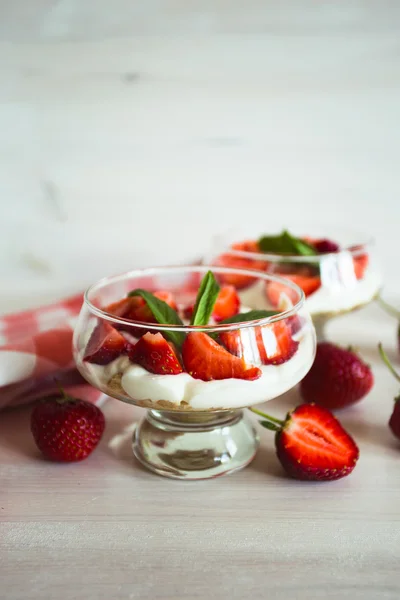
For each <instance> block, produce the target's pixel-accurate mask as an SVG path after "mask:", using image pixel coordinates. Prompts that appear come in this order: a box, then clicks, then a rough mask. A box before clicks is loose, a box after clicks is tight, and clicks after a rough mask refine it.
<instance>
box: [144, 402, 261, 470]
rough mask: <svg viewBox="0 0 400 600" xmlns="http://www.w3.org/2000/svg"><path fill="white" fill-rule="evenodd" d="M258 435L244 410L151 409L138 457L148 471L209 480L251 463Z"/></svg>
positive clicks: (145, 422)
mask: <svg viewBox="0 0 400 600" xmlns="http://www.w3.org/2000/svg"><path fill="white" fill-rule="evenodd" d="M258 443H259V440H258V435H257V433H256V430H255V428H254V427H253V424H252V423H251V421H250V420H248V419H247V418H246V417H245V416H244V415H243V411H241V410H239V411H224V412H217V413H202V412H193V413H191V414H187V413H180V412H176V413H175V412H167V411H158V410H149V411H148V413H147V415H146V417H145V419H144V420H143V421H142V422H141V423H140V424H139V426H138V427H137V429H136V432H135V434H134V437H133V453H134V455H135V456H136V458H137V459H138V460H139V461H140V462H141V463H142V464H143V465H144V466H145V467H147V468H148V469H150V470H151V471H153V472H154V473H157V474H158V475H162V476H164V477H171V478H173V479H209V478H212V477H219V476H220V475H227V474H229V473H232V472H233V471H237V470H238V469H242V468H243V467H245V466H246V465H248V464H249V463H250V462H251V461H252V460H253V458H254V456H255V454H256V452H257V447H258Z"/></svg>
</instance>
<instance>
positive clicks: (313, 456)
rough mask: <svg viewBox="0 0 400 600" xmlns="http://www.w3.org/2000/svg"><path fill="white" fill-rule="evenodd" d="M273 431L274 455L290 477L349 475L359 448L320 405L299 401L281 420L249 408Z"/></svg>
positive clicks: (329, 478)
mask: <svg viewBox="0 0 400 600" xmlns="http://www.w3.org/2000/svg"><path fill="white" fill-rule="evenodd" d="M251 410H252V411H253V412H255V413H256V414H258V415H260V416H262V417H263V419H264V420H263V421H261V425H262V426H263V427H266V428H267V429H271V430H272V431H275V432H276V433H275V447H276V454H277V456H278V459H279V461H280V463H281V465H282V467H283V468H284V469H285V471H286V473H287V474H288V475H290V476H291V477H293V478H294V479H301V480H306V481H332V480H334V479H340V478H341V477H346V475H350V473H351V472H352V470H353V469H354V467H355V466H356V463H357V460H358V457H359V450H358V448H357V445H356V443H355V442H354V440H353V438H352V437H351V436H350V435H349V434H348V433H347V431H346V430H345V429H344V428H343V427H342V425H341V424H340V423H339V421H338V420H337V419H336V417H335V416H334V415H333V414H332V413H331V412H329V411H328V410H326V409H325V408H322V407H321V406H316V405H315V404H301V405H300V406H298V407H297V408H295V409H294V410H293V411H292V412H289V413H288V414H287V416H286V419H285V420H284V421H281V420H279V419H276V418H275V417H271V416H269V415H266V414H264V413H262V412H261V411H259V410H257V409H255V408H252V409H251Z"/></svg>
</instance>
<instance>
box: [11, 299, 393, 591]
mask: <svg viewBox="0 0 400 600" xmlns="http://www.w3.org/2000/svg"><path fill="white" fill-rule="evenodd" d="M331 334H332V335H333V336H334V337H335V338H336V339H340V341H341V342H343V343H347V342H350V340H351V339H353V338H354V336H357V339H358V345H359V347H360V350H361V352H362V353H363V356H364V357H365V358H366V359H367V360H370V361H371V363H372V365H373V369H374V373H375V376H376V384H375V387H374V389H373V391H372V392H371V393H370V395H369V396H368V397H367V398H366V399H365V400H364V401H362V403H360V404H359V405H358V406H357V407H354V408H352V409H348V410H346V411H342V413H341V419H342V421H343V423H344V424H345V425H347V427H348V429H349V430H350V431H351V432H352V433H353V434H354V436H355V438H356V440H357V442H358V443H359V446H360V450H361V458H360V461H359V464H358V466H357V468H356V469H355V471H354V472H353V474H352V475H351V476H350V477H348V478H345V479H342V480H340V481H337V482H332V483H323V484H309V483H299V482H296V481H292V480H289V479H287V478H286V477H285V476H284V475H283V473H282V470H281V468H280V465H279V463H278V462H277V460H276V458H275V455H274V450H273V437H272V434H271V433H270V432H268V431H264V430H263V431H261V440H262V443H261V447H260V450H259V453H258V455H257V457H256V459H255V461H254V462H253V463H252V465H250V466H249V467H248V468H246V469H245V470H243V471H241V472H239V473H237V474H234V475H232V476H229V477H224V478H218V479H215V480H211V481H205V482H180V481H171V480H168V479H164V478H161V477H157V476H155V475H153V474H151V473H149V472H147V471H145V470H144V469H143V468H142V467H140V466H139V465H138V464H137V463H136V462H135V460H134V458H133V456H132V452H131V447H130V444H131V436H132V426H133V424H134V422H135V421H136V420H137V419H139V418H140V416H141V415H142V414H143V413H142V411H141V410H139V409H136V408H132V407H130V406H127V405H124V404H122V403H121V404H120V403H118V402H117V401H115V400H110V401H108V402H107V403H106V404H105V405H104V408H103V410H104V413H105V415H106V418H107V428H106V432H105V436H104V439H103V440H102V442H101V445H100V447H99V448H98V449H97V450H96V451H95V453H94V454H93V455H92V456H91V457H90V458H89V459H88V460H86V461H84V462H82V463H80V464H71V465H59V464H52V463H48V462H45V461H43V460H42V459H41V458H40V456H39V455H38V452H37V451H36V449H35V446H34V443H33V440H32V438H31V435H30V432H29V409H27V408H23V409H18V410H15V411H10V412H6V413H2V414H1V415H0V482H1V484H0V485H1V487H0V489H1V491H0V499H1V502H0V521H1V526H0V534H1V538H0V556H1V561H0V573H1V577H0V579H1V590H2V593H1V597H2V598H5V599H7V600H22V599H24V600H25V599H29V600H39V599H40V600H42V599H46V600H47V599H49V600H50V599H51V600H53V599H54V598H62V599H63V600H69V599H71V600H80V599H82V600H83V599H85V600H99V599H105V600H109V599H113V600H119V599H127V598H135V599H136V598H138V599H139V598H140V599H149V600H155V599H158V598H170V599H174V600H175V599H178V598H185V599H192V598H193V599H194V598H196V599H198V598H204V599H206V598H223V599H225V598H227V599H228V598H240V599H241V598H277V599H282V600H287V599H292V598H293V599H295V600H309V599H314V598H328V599H335V600H336V599H339V598H340V599H343V598H349V599H350V598H351V599H352V600H354V599H360V600H361V599H362V600H366V599H368V600H377V599H378V598H379V599H381V598H382V599H391V600H398V598H399V595H400V576H399V564H400V511H399V498H400V467H399V465H400V442H399V443H397V442H396V440H395V439H394V438H392V436H391V434H390V432H389V430H388V429H387V426H386V421H387V419H388V416H389V413H390V411H391V408H392V398H393V396H394V394H395V392H396V383H395V382H394V381H393V380H392V379H391V377H390V376H389V374H388V373H387V372H386V370H385V368H384V367H383V366H382V365H380V363H379V360H378V358H377V352H376V343H377V341H378V339H382V341H383V342H384V343H385V345H386V346H387V349H388V351H389V354H390V355H391V356H392V357H393V356H394V355H395V353H394V349H395V344H394V323H393V321H392V320H391V319H389V318H388V317H386V316H385V315H384V314H383V313H382V312H381V310H380V309H379V308H378V307H377V306H371V307H368V308H367V309H365V310H364V311H363V312H360V313H358V314H354V315H350V316H348V317H344V318H342V319H341V320H340V321H337V322H336V323H335V324H332V325H331ZM298 401H299V400H298V396H297V392H296V391H292V392H290V393H288V394H286V395H285V396H284V397H282V398H280V399H279V400H276V401H273V402H271V403H270V405H269V409H270V411H271V412H273V413H274V414H277V415H282V414H283V413H284V411H285V410H286V409H287V408H289V407H291V406H293V405H294V404H295V403H296V402H298Z"/></svg>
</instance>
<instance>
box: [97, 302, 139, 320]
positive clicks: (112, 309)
mask: <svg viewBox="0 0 400 600" xmlns="http://www.w3.org/2000/svg"><path fill="white" fill-rule="evenodd" d="M135 300H136V298H129V297H128V298H122V300H118V301H117V302H113V303H112V304H108V305H107V306H105V307H104V308H103V310H104V311H105V312H108V313H110V315H114V316H115V317H121V318H122V319H126V318H127V315H128V314H129V313H130V311H131V310H132V306H133V304H134V301H135ZM140 300H141V298H140Z"/></svg>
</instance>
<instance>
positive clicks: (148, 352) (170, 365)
mask: <svg viewBox="0 0 400 600" xmlns="http://www.w3.org/2000/svg"><path fill="white" fill-rule="evenodd" d="M129 358H130V360H131V361H132V362H134V363H136V364H138V365H141V366H142V367H143V368H144V369H146V370H147V371H150V373H155V374H157V375H178V374H179V373H182V371H183V369H182V366H181V364H180V362H179V360H178V357H177V354H176V351H175V348H174V347H173V345H172V344H171V343H170V342H167V340H166V339H165V338H164V337H163V336H162V335H161V333H155V334H153V333H146V334H145V335H144V336H143V337H141V338H140V340H139V341H138V343H137V344H136V345H135V347H134V348H133V349H132V351H131V352H130V354H129Z"/></svg>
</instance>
